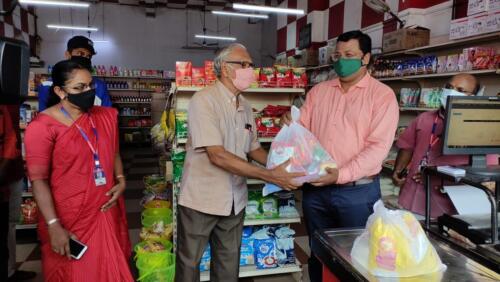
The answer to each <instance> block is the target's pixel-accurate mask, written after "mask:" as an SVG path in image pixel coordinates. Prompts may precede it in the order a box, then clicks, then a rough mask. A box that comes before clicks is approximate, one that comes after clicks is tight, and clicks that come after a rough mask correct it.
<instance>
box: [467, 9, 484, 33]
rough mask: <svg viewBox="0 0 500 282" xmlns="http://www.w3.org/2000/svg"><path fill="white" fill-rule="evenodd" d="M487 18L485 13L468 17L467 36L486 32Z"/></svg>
mask: <svg viewBox="0 0 500 282" xmlns="http://www.w3.org/2000/svg"><path fill="white" fill-rule="evenodd" d="M487 19H488V14H487V13H481V14H477V15H475V16H472V17H469V21H468V22H467V25H468V27H467V36H474V35H479V34H483V33H485V32H486V20H487Z"/></svg>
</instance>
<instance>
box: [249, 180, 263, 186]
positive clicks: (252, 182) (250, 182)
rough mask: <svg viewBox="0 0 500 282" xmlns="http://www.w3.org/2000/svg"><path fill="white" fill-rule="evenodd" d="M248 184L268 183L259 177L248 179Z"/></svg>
mask: <svg viewBox="0 0 500 282" xmlns="http://www.w3.org/2000/svg"><path fill="white" fill-rule="evenodd" d="M247 184H248V185H261V184H266V183H265V182H264V181H262V180H259V179H248V180H247Z"/></svg>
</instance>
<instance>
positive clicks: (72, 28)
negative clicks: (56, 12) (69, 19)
mask: <svg viewBox="0 0 500 282" xmlns="http://www.w3.org/2000/svg"><path fill="white" fill-rule="evenodd" d="M47 28H52V29H69V30H84V31H98V30H99V29H98V28H97V27H86V26H69V25H57V24H48V25H47Z"/></svg>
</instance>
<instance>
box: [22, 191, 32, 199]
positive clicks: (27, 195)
mask: <svg viewBox="0 0 500 282" xmlns="http://www.w3.org/2000/svg"><path fill="white" fill-rule="evenodd" d="M22 197H23V198H27V197H33V192H23V194H22Z"/></svg>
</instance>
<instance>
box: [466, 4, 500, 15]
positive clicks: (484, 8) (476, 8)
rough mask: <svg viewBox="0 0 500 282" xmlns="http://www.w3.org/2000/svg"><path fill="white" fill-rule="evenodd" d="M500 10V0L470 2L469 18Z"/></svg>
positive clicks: (468, 8) (468, 7) (468, 6)
mask: <svg viewBox="0 0 500 282" xmlns="http://www.w3.org/2000/svg"><path fill="white" fill-rule="evenodd" d="M497 9H500V0H469V1H468V5H467V16H472V15H475V14H479V13H483V12H489V11H494V10H497Z"/></svg>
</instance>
